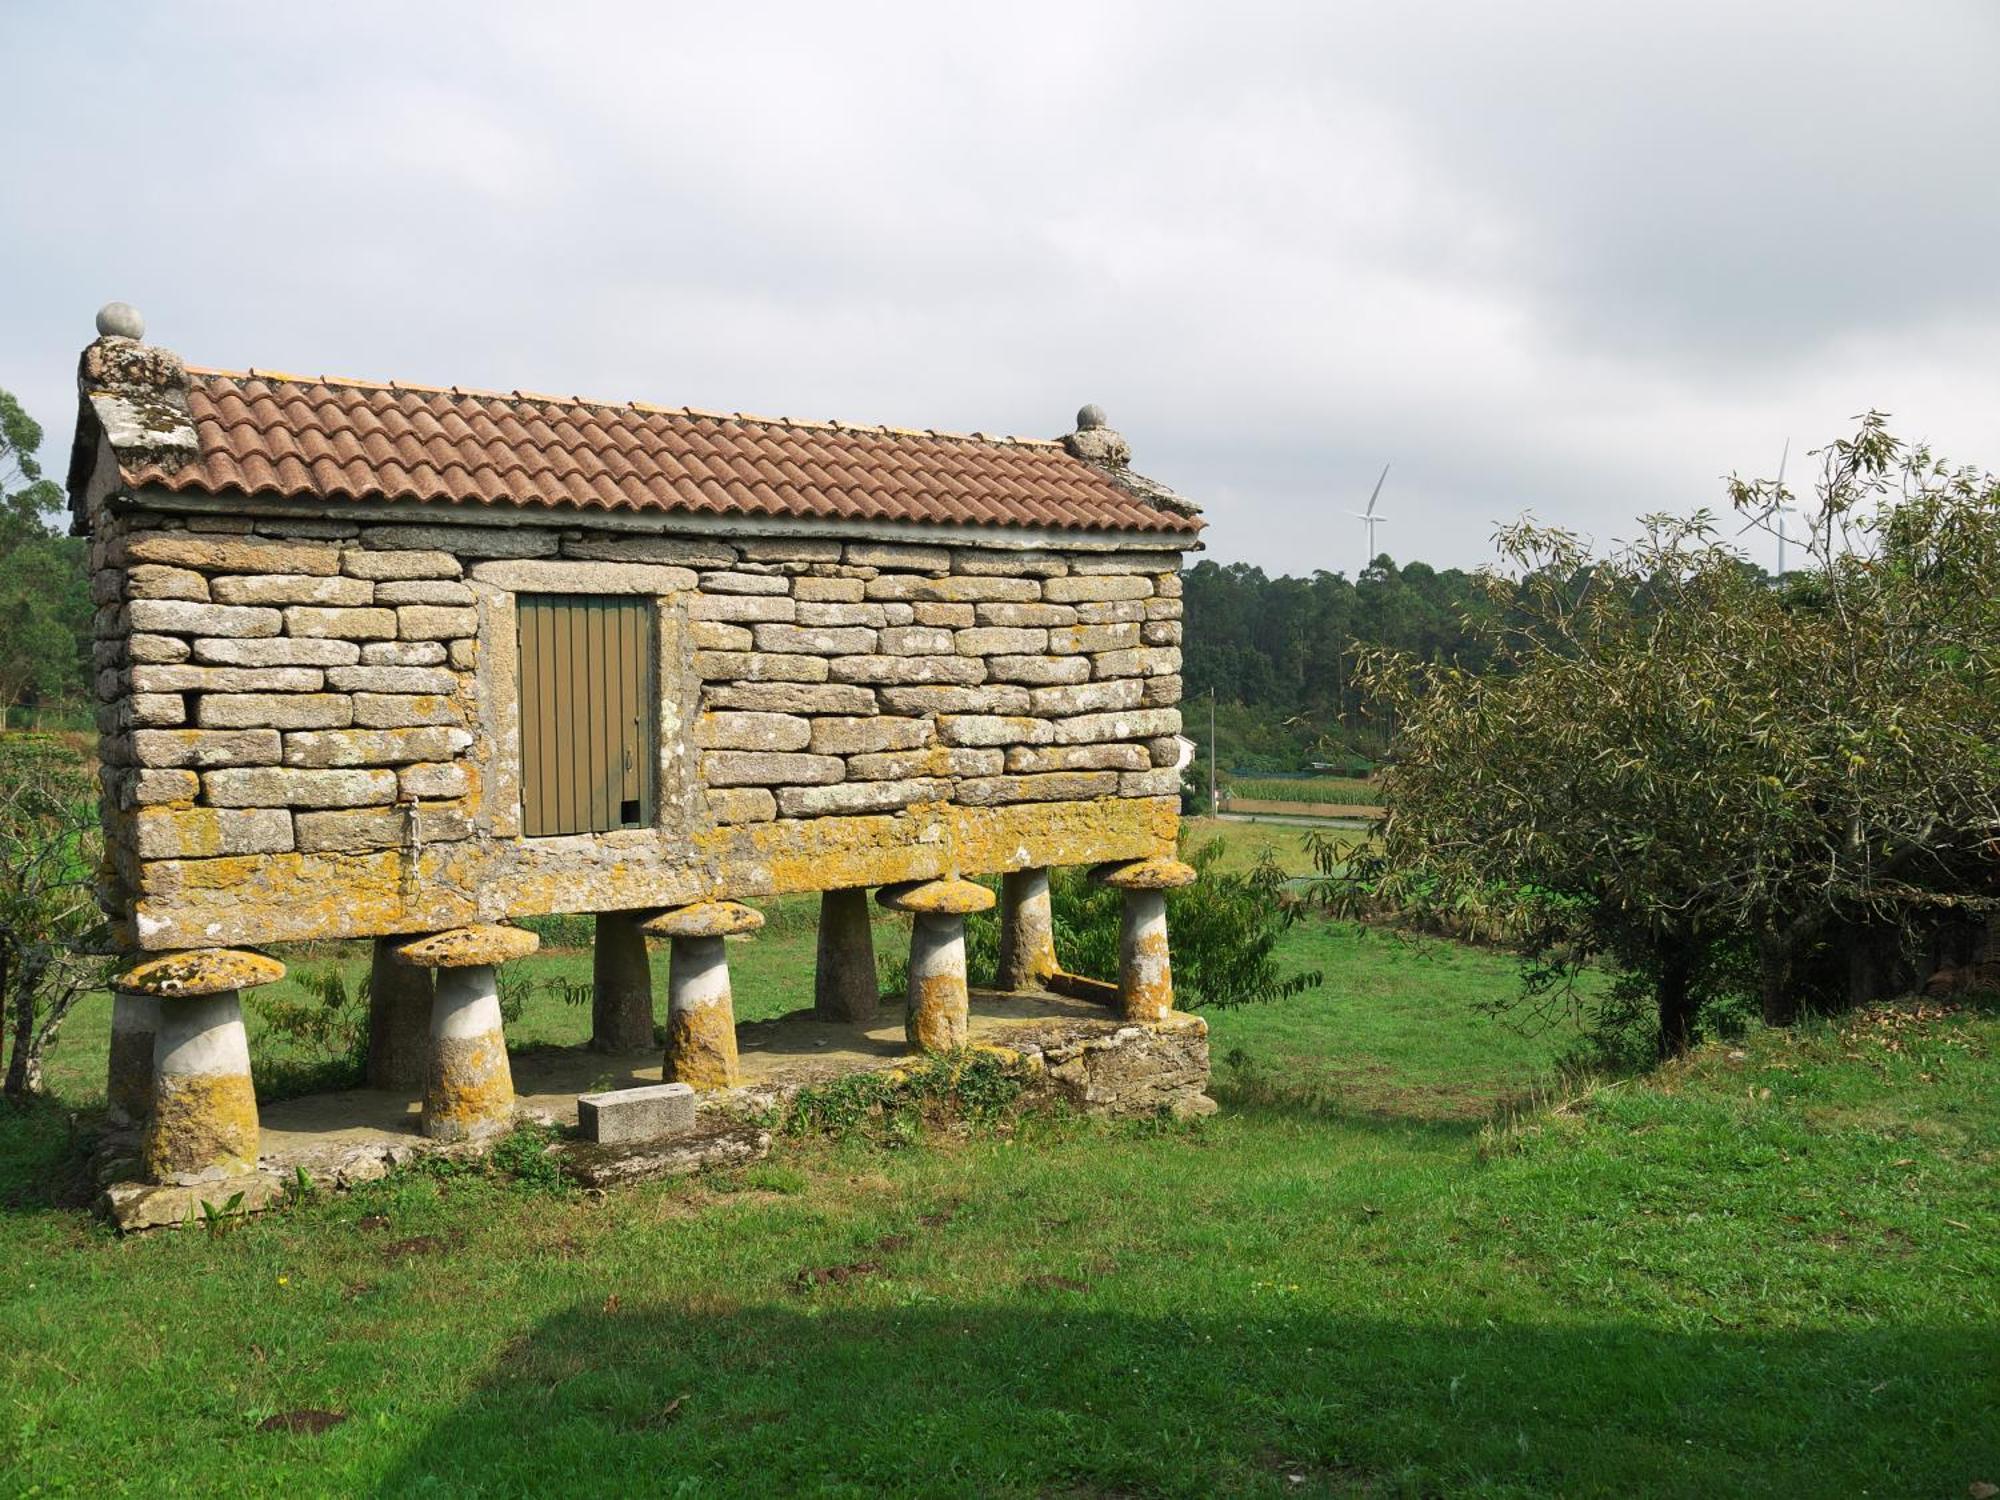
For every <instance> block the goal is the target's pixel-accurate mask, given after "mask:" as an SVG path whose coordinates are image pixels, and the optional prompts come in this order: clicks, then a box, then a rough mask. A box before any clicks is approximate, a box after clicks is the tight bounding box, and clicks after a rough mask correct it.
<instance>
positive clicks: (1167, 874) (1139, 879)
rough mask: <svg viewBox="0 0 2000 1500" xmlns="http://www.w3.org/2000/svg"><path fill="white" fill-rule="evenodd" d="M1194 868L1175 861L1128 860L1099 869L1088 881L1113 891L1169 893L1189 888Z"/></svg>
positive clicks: (1095, 870)
mask: <svg viewBox="0 0 2000 1500" xmlns="http://www.w3.org/2000/svg"><path fill="white" fill-rule="evenodd" d="M1195 874H1196V871H1195V867H1194V866H1193V865H1184V864H1182V863H1181V862H1180V861H1179V860H1177V859H1128V860H1123V861H1114V862H1113V863H1111V864H1108V865H1099V866H1098V867H1097V868H1096V869H1094V870H1092V871H1091V872H1090V878H1091V879H1092V880H1095V881H1098V882H1099V883H1100V884H1103V885H1108V886H1110V887H1111V888H1112V889H1113V890H1115V891H1171V890H1174V889H1176V888H1177V887H1179V886H1184V885H1193V884H1194V880H1195Z"/></svg>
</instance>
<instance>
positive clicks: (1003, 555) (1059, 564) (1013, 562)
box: [951, 547, 1069, 578]
mask: <svg viewBox="0 0 2000 1500" xmlns="http://www.w3.org/2000/svg"><path fill="white" fill-rule="evenodd" d="M951 570H952V572H954V573H973V574H977V575H979V576H982V577H987V578H1060V577H1062V575H1063V574H1065V573H1067V572H1068V571H1069V559H1068V558H1066V557H1064V556H1063V555H1062V554H1061V553H1059V552H1046V551H1041V550H1037V549H1034V548H1027V547H1021V548H1015V547H1004V548H1003V547H995V548H993V549H991V550H987V549H984V548H978V547H960V548H959V549H958V550H957V551H956V552H954V553H952V555H951Z"/></svg>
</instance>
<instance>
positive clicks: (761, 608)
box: [688, 594, 799, 625]
mask: <svg viewBox="0 0 2000 1500" xmlns="http://www.w3.org/2000/svg"><path fill="white" fill-rule="evenodd" d="M798 613H799V606H798V601H797V600H795V599H793V598H791V597H790V596H789V595H785V594H696V595H695V596H694V597H693V598H692V599H690V600H688V618H689V619H690V620H719V621H722V622H724V623H726V624H735V625H749V624H761V623H765V622H769V621H785V620H795V619H797V618H798Z"/></svg>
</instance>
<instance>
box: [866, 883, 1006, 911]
mask: <svg viewBox="0 0 2000 1500" xmlns="http://www.w3.org/2000/svg"><path fill="white" fill-rule="evenodd" d="M875 899H876V900H877V901H879V902H881V903H882V905H884V906H886V907H888V908H889V910H891V911H915V912H926V913H928V914H930V915H932V916H954V917H956V916H964V915H965V914H966V913H967V912H972V911H985V910H986V909H987V908H988V907H990V906H991V905H992V904H993V901H994V896H993V892H992V891H990V890H988V889H987V888H986V887H985V886H983V885H980V884H978V883H977V882H975V881H971V880H905V881H902V882H901V883H899V884H897V885H885V886H883V887H882V889H881V890H879V891H877V892H876V893H875Z"/></svg>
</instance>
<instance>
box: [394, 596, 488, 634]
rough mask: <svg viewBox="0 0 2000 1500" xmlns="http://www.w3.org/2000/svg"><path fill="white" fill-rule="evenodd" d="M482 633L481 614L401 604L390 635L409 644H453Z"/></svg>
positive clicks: (431, 606) (425, 605)
mask: <svg viewBox="0 0 2000 1500" xmlns="http://www.w3.org/2000/svg"><path fill="white" fill-rule="evenodd" d="M478 632H479V611H478V610H476V609H452V608H450V607H448V606H445V605H439V604H399V605H397V606H396V628H395V629H394V630H393V631H391V632H390V634H391V635H394V636H396V637H398V638H399V639H402V640H406V641H452V640H457V639H459V638H460V637H463V636H469V635H476V634H478Z"/></svg>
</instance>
